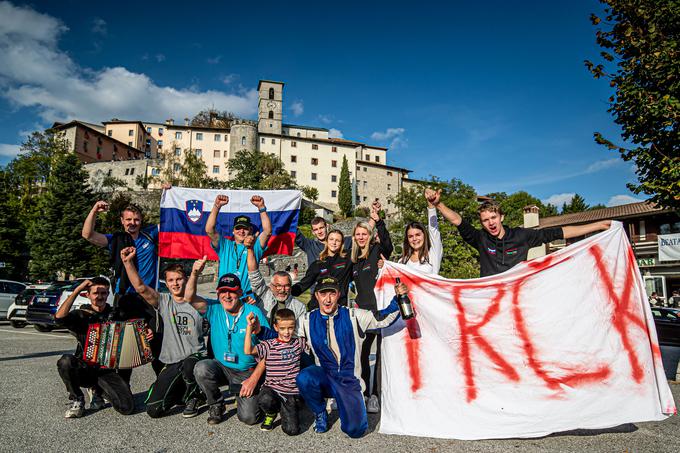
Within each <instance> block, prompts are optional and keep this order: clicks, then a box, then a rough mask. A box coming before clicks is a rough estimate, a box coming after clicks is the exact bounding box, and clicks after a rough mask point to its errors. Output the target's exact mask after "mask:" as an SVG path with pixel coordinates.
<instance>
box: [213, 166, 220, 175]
mask: <svg viewBox="0 0 680 453" xmlns="http://www.w3.org/2000/svg"><path fill="white" fill-rule="evenodd" d="M219 172H220V166H219V165H213V174H217V173H219Z"/></svg>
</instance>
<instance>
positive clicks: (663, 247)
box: [658, 233, 680, 261]
mask: <svg viewBox="0 0 680 453" xmlns="http://www.w3.org/2000/svg"><path fill="white" fill-rule="evenodd" d="M658 240H659V261H679V260H680V233H676V234H660V235H659V236H658Z"/></svg>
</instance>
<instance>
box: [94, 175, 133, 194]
mask: <svg viewBox="0 0 680 453" xmlns="http://www.w3.org/2000/svg"><path fill="white" fill-rule="evenodd" d="M140 176H141V175H140ZM101 188H102V190H103V191H105V192H115V191H116V189H122V188H127V183H126V182H125V181H123V180H122V179H120V178H116V177H115V176H104V178H103V179H102V182H101Z"/></svg>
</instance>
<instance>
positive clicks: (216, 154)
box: [213, 149, 221, 158]
mask: <svg viewBox="0 0 680 453" xmlns="http://www.w3.org/2000/svg"><path fill="white" fill-rule="evenodd" d="M220 155H221V153H220V150H219V149H216V150H215V151H213V158H219V157H220Z"/></svg>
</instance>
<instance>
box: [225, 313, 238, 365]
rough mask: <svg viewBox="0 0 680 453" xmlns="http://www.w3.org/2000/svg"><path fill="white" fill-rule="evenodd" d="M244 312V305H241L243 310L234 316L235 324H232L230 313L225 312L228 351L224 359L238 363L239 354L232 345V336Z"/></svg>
mask: <svg viewBox="0 0 680 453" xmlns="http://www.w3.org/2000/svg"><path fill="white" fill-rule="evenodd" d="M242 314H243V307H241V310H240V311H239V312H238V315H236V317H235V318H234V326H233V327H232V326H231V323H230V322H229V315H228V314H227V313H226V312H225V313H224V322H225V323H226V324H227V352H225V353H224V361H225V362H227V363H236V362H238V355H236V353H235V352H234V351H233V350H232V347H231V337H232V335H233V334H234V333H236V329H237V324H238V320H239V319H241V315H242Z"/></svg>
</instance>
